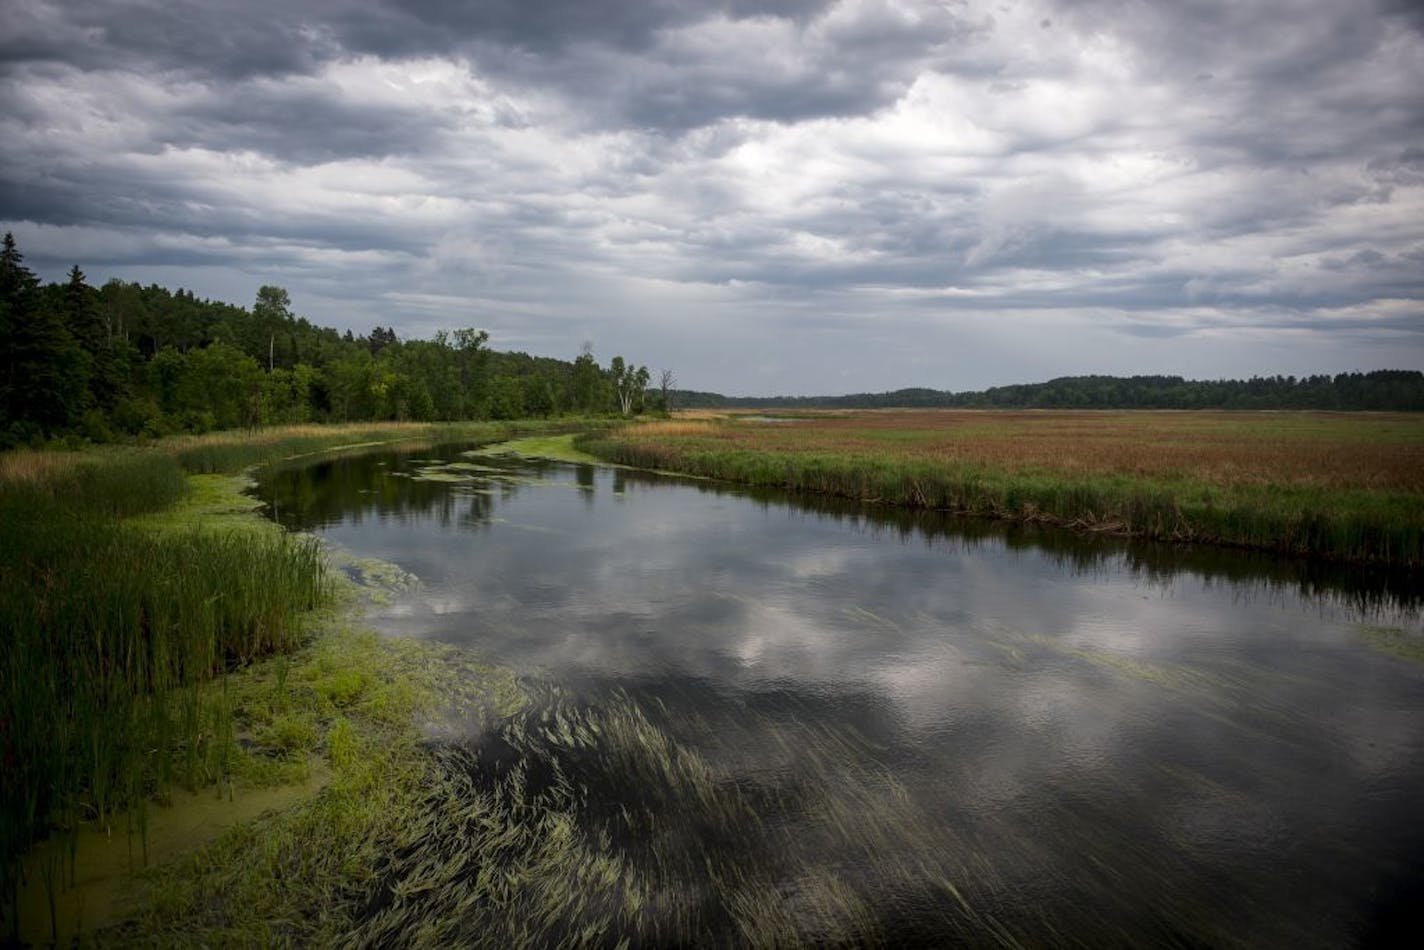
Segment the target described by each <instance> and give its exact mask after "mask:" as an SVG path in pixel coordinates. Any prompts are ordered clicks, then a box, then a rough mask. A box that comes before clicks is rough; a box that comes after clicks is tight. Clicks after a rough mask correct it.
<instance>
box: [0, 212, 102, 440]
mask: <svg viewBox="0 0 1424 950" xmlns="http://www.w3.org/2000/svg"><path fill="white" fill-rule="evenodd" d="M38 286H39V284H38V281H37V280H36V279H35V275H34V274H33V273H32V272H31V271H30V269H29V268H28V267H25V266H24V258H23V257H22V256H21V255H20V252H19V249H18V248H17V247H16V246H15V238H14V235H12V234H8V233H7V234H6V235H5V239H4V244H3V248H0V300H3V303H0V307H3V310H4V330H5V351H6V354H7V360H6V362H7V366H6V367H5V384H4V388H5V391H6V400H5V404H6V421H7V423H8V425H7V429H8V431H9V433H10V437H11V438H12V439H15V440H25V439H29V438H33V437H34V436H37V435H52V434H54V433H55V432H58V431H60V430H62V429H65V428H68V427H69V426H70V425H71V424H72V423H74V422H75V421H76V420H77V419H78V418H79V415H80V413H81V412H82V410H83V408H84V398H85V390H86V383H87V381H88V364H89V360H88V357H87V355H86V354H85V353H84V351H83V350H82V349H80V348H79V346H78V345H77V344H76V343H75V342H74V338H73V337H72V336H70V334H69V331H67V330H66V329H65V327H64V322H63V320H62V319H61V318H60V315H59V313H57V312H56V310H55V308H54V307H52V306H49V305H47V304H46V302H45V301H44V300H43V298H42V296H41V295H40V294H39V293H38Z"/></svg>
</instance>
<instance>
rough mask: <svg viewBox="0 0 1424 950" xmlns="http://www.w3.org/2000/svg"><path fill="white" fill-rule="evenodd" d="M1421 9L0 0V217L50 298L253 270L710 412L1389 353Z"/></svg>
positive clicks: (1420, 134)
mask: <svg viewBox="0 0 1424 950" xmlns="http://www.w3.org/2000/svg"><path fill="white" fill-rule="evenodd" d="M1421 25H1424V24H1421V21H1420V19H1419V17H1418V15H1417V11H1416V10H1414V9H1413V8H1412V7H1411V6H1410V5H1408V4H1400V3H1382V4H1375V3H1371V2H1369V0H1307V2H1305V3H1298V2H1297V3H1290V4H1283V3H1277V2H1271V0H1258V2H1253V3H1244V4H1243V3H1228V2H1225V0H1197V2H1192V3H1183V4H1145V3H1139V2H1130V0H1033V2H1026V3H1024V4H1020V5H1015V6H1000V5H997V4H994V3H990V2H980V0H963V2H955V3H929V2H925V3H912V2H906V3H892V2H890V0H836V2H832V0H806V2H802V3H796V4H787V3H773V2H770V0H767V2H761V3H758V2H751V0H747V2H742V0H706V2H698V0H667V2H659V3H655V4H651V5H628V4H623V3H614V2H612V0H608V2H574V0H568V2H545V3H532V2H525V3H512V2H511V3H503V2H496V3H480V4H469V5H449V4H437V3H433V2H432V3H425V2H394V0H391V2H380V0H337V2H332V3H328V4H323V5H322V7H321V9H320V11H319V15H318V13H315V12H311V11H309V10H308V9H306V8H302V7H299V6H296V7H294V6H293V5H291V4H277V3H273V2H270V0H254V2H251V3H246V4H237V5H234V4H223V3H218V2H217V0H189V2H186V3H178V4H144V3H110V2H104V3H100V2H87V0H77V2H71V3H65V4H63V5H59V4H57V3H54V2H46V0H18V2H16V3H13V4H11V5H10V8H9V9H8V10H7V16H6V18H5V23H4V24H3V25H0V96H3V97H4V100H5V101H6V103H7V107H6V110H5V111H4V113H3V114H0V218H3V219H4V220H3V221H0V226H4V227H7V228H11V229H13V230H14V231H15V232H16V235H17V237H18V238H19V240H20V242H21V247H22V249H24V250H25V252H26V254H27V257H28V259H29V260H30V261H31V263H33V264H35V265H36V266H37V267H39V268H40V269H41V270H42V271H44V272H46V275H47V276H59V274H61V273H62V271H63V270H64V269H66V268H67V267H68V265H69V264H71V263H74V262H75V260H76V259H77V260H78V261H79V262H80V263H81V264H82V265H83V266H84V267H85V269H86V270H87V271H88V272H89V273H91V274H93V275H95V276H96V278H100V279H102V276H107V275H108V274H109V273H114V274H117V275H120V276H124V277H132V278H137V279H143V280H148V279H153V278H152V277H150V276H149V275H151V274H154V273H164V274H173V273H178V274H180V275H181V274H182V273H183V271H182V270H181V269H180V268H191V269H192V270H193V271H194V272H195V273H200V274H202V275H205V276H204V279H205V280H209V281H211V282H212V284H213V286H214V287H222V288H227V287H232V286H242V285H243V284H244V283H250V284H251V286H252V287H256V286H257V285H259V284H261V283H268V282H272V281H273V280H278V281H285V282H287V284H289V285H290V286H289V289H290V290H291V291H292V293H293V297H294V300H295V302H296V304H297V307H298V309H299V310H302V311H303V312H305V313H307V314H308V315H309V316H311V317H312V318H313V319H316V320H318V321H321V322H327V323H331V324H334V325H338V326H343V327H345V326H354V327H355V328H356V329H363V328H364V327H367V326H370V325H372V324H375V323H381V324H383V325H389V324H391V323H394V324H396V325H397V326H398V327H400V328H402V329H404V330H406V332H409V333H428V332H432V331H433V329H435V328H438V327H440V326H445V325H450V324H452V323H459V324H462V325H463V324H468V323H470V322H479V323H483V324H484V325H487V326H489V327H490V328H491V329H492V330H495V331H496V342H497V343H499V344H500V345H507V346H518V347H526V348H530V349H534V350H536V351H540V352H549V353H553V354H555V355H564V356H567V355H570V354H571V353H573V352H576V350H577V346H578V343H579V342H581V340H582V339H586V338H587V339H593V340H594V341H595V343H596V345H597V346H598V348H599V351H600V352H609V353H611V352H613V351H617V350H622V351H626V352H630V353H632V352H637V353H640V354H641V355H640V357H639V358H640V361H641V360H646V361H647V362H649V363H653V364H664V365H674V366H675V367H676V368H677V369H678V371H679V376H680V378H681V379H682V380H683V382H684V383H685V384H686V385H689V386H696V387H699V388H722V389H726V390H729V391H772V390H775V391H803V392H804V391H820V390H825V389H832V390H837V389H855V390H866V389H875V388H892V387H895V386H900V385H912V384H924V385H935V386H944V387H949V388H968V387H971V386H979V385H987V384H993V383H1001V382H1014V381H1021V380H1023V379H1027V378H1032V377H1034V376H1036V375H1042V374H1048V375H1063V374H1065V373H1072V372H1090V371H1092V372H1103V371H1115V372H1132V371H1138V370H1141V371H1170V372H1181V373H1186V374H1188V375H1199V376H1220V375H1223V374H1226V373H1230V372H1236V373H1240V372H1242V370H1241V369H1233V368H1231V367H1238V366H1239V367H1242V368H1244V371H1245V372H1247V373H1249V372H1295V373H1302V372H1316V371H1335V370H1341V369H1356V368H1372V367H1373V366H1376V365H1391V366H1401V365H1402V366H1407V367H1420V366H1424V347H1421V346H1420V345H1419V340H1418V336H1419V320H1420V314H1421V312H1424V305H1421V298H1424V268H1421V266H1420V264H1421V262H1424V223H1421V222H1424V99H1421V97H1420V96H1419V95H1418V93H1417V90H1418V89H1419V88H1421V85H1424V66H1421V65H1420V64H1421V63H1424V34H1421V32H1420V30H1421ZM180 282H182V281H180ZM196 289H198V290H199V291H200V292H201V291H202V289H203V288H202V287H198V288H196ZM249 296H250V291H248V292H246V293H243V294H242V295H241V296H240V297H239V298H238V299H240V300H241V299H246V298H247V297H249ZM916 341H918V343H917V342H916ZM1401 341H1403V342H1401ZM1149 342H1150V343H1153V344H1155V346H1154V348H1153V349H1151V350H1150V351H1148V350H1143V349H1142V348H1141V347H1142V346H1143V345H1144V344H1146V343H1149ZM749 349H750V350H751V351H754V352H756V353H757V354H758V358H757V359H755V360H746V359H740V358H738V357H737V355H736V354H738V353H744V352H746V351H748V350H749ZM1228 351H1229V356H1228V355H1227V353H1228Z"/></svg>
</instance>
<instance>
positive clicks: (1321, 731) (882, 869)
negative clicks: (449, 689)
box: [259, 446, 1424, 946]
mask: <svg viewBox="0 0 1424 950" xmlns="http://www.w3.org/2000/svg"><path fill="white" fill-rule="evenodd" d="M259 493H260V494H261V496H262V497H263V499H264V500H265V501H267V502H268V504H269V507H270V509H271V511H272V512H273V514H274V516H275V517H277V518H278V519H279V520H280V521H281V522H282V523H283V524H285V525H287V526H288V527H290V528H292V529H299V530H305V531H311V532H314V533H316V534H318V535H320V536H321V537H324V538H325V539H327V540H328V541H329V542H331V543H332V544H333V545H334V546H336V547H337V548H338V549H341V550H344V551H345V552H348V553H349V555H350V556H351V557H352V558H353V559H354V560H353V561H351V562H350V563H351V564H352V566H351V567H350V568H349V569H350V570H351V572H352V573H353V574H354V575H360V574H361V573H362V571H363V569H362V567H361V566H360V565H362V564H364V563H369V562H367V561H365V560H364V559H379V560H380V561H384V562H390V563H393V564H395V565H398V566H399V568H401V569H402V570H404V571H407V572H410V574H412V575H414V577H415V578H418V583H415V584H412V585H410V586H409V587H408V588H407V589H404V590H401V591H399V592H398V593H396V594H395V595H394V596H393V597H391V598H390V599H389V600H388V602H387V603H385V604H384V605H381V606H378V607H375V608H373V609H372V610H371V612H370V614H369V616H368V618H367V619H368V620H369V622H370V623H371V624H373V625H375V626H376V627H378V628H379V629H381V630H383V631H385V632H387V633H389V634H391V635H399V636H409V637H421V638H430V639H435V640H441V641H447V642H450V643H454V644H459V645H463V646H466V647H470V648H472V649H474V650H477V651H479V652H480V653H481V654H482V655H483V656H485V657H487V658H488V659H489V660H491V661H492V662H496V663H498V664H501V665H503V666H506V667H509V668H511V669H513V670H514V671H515V672H516V673H517V674H518V675H519V676H520V678H521V681H522V682H523V683H524V684H525V687H526V689H527V690H528V692H529V693H530V695H531V696H532V697H534V702H533V703H532V705H531V706H530V707H529V708H527V709H526V710H525V711H524V712H522V713H520V714H519V715H518V716H517V717H514V719H513V720H511V719H497V718H496V719H491V718H490V717H488V716H483V717H479V716H473V715H472V716H471V717H470V719H469V721H468V722H462V723H457V724H456V729H455V733H456V738H455V740H453V741H455V742H457V743H461V744H463V745H464V746H465V747H466V748H467V749H468V750H470V753H471V755H470V758H469V760H468V761H470V762H473V763H475V765H474V766H472V768H474V769H476V771H479V770H485V771H486V772H488V774H487V775H485V774H476V775H475V776H474V778H475V782H476V784H478V783H480V782H482V781H496V780H507V779H508V778H509V776H510V775H511V774H516V775H517V776H519V777H520V779H521V780H522V781H526V782H531V783H539V782H543V783H545V784H548V783H556V784H558V785H559V787H561V788H566V789H573V790H574V792H573V793H571V794H572V797H567V796H566V799H565V804H566V805H568V807H569V808H571V809H572V811H573V813H574V815H575V817H576V828H575V833H576V834H578V835H582V836H584V837H585V838H586V839H587V841H588V842H589V847H590V848H593V849H602V850H605V851H609V852H611V853H613V854H614V855H616V857H617V859H618V861H619V862H620V863H621V865H620V866H622V867H624V868H625V870H626V871H627V873H628V874H629V875H632V876H634V877H636V878H637V880H638V881H640V882H641V884H640V886H641V887H642V888H643V890H642V891H641V893H642V894H643V897H642V898H639V905H638V906H637V907H635V908H632V909H625V910H626V913H627V915H628V916H627V917H626V920H628V921H636V922H637V923H636V926H634V925H631V924H630V925H629V926H628V928H627V931H626V932H627V934H628V935H629V936H631V937H632V939H633V942H634V943H639V942H642V943H658V944H669V943H681V944H701V943H715V944H722V943H741V942H746V941H757V942H760V941H770V942H783V943H817V944H835V943H857V944H864V943H887V944H907V943H913V944H944V943H956V942H959V943H969V944H974V945H985V944H991V943H1003V944H1015V943H1026V944H1030V945H1042V944H1062V945H1072V944H1082V945H1091V946H1102V945H1144V944H1153V945H1183V946H1197V945H1213V946H1231V945H1251V946H1260V945H1272V946H1341V945H1367V944H1374V943H1378V942H1381V941H1384V940H1387V939H1388V938H1389V937H1390V935H1392V934H1400V933H1401V930H1400V928H1407V927H1412V926H1413V925H1414V924H1415V922H1416V919H1417V915H1418V914H1419V912H1420V911H1419V909H1418V908H1419V907H1420V906H1421V905H1424V662H1421V657H1424V620H1421V608H1420V598H1419V592H1418V590H1417V588H1415V587H1414V586H1412V585H1415V584H1417V580H1418V579H1417V578H1411V577H1409V576H1408V575H1381V574H1373V573H1364V572H1360V571H1350V570H1345V569H1332V568H1328V567H1318V566H1317V567H1312V566H1310V565H1306V564H1301V563H1295V562H1289V561H1282V560H1280V559H1276V558H1268V557H1261V556H1255V555H1247V554H1244V553H1240V552H1230V551H1221V550H1209V549H1200V548H1198V549H1183V548H1174V547H1171V546H1160V545H1159V546H1143V545H1130V544H1127V543H1125V542H1122V541H1114V540H1105V539H1091V538H1084V537H1081V536H1077V535H1072V534H1066V533H1061V532H1053V531H1047V530H1035V529H1032V528H1029V527H1024V526H1017V527H1015V526H1003V525H996V524H990V523H985V522H975V521H963V520H954V519H949V518H943V517H939V516H936V515H928V514H927V515H915V514H911V513H907V512H887V511H876V510H873V509H865V508H858V507H853V506H841V505H835V504H828V503H826V502H824V501H822V502H816V501H814V500H808V499H797V498H792V497H789V496H786V495H766V494H754V493H750V492H746V491H740V490H736V489H732V488H729V487H727V486H720V485H716V484H713V483H710V482H699V481H694V480H683V479H674V478H665V477H658V476H655V475H651V474H646V473H640V472H633V471H626V470H620V469H614V468H607V467H592V466H586V465H585V466H580V465H572V464H563V463H555V462H538V461H527V460H521V459H517V458H514V457H511V456H500V455H489V454H482V453H481V452H480V451H479V450H477V449H472V448H471V447H470V446H449V447H443V448H440V449H430V448H428V447H427V448H423V449H420V450H419V451H418V452H414V453H411V452H398V451H387V452H379V453H374V454H367V455H361V456H355V457H343V458H338V459H335V460H328V461H323V462H319V463H316V464H308V465H304V466H298V467H289V468H286V469H281V470H277V471H274V472H271V473H269V474H268V475H267V476H266V477H265V479H264V481H263V483H262V485H261V487H260V489H259ZM358 579H359V577H358ZM514 720H518V721H514ZM541 723H542V724H544V725H543V726H542V727H541V726H540V724H541ZM471 873H474V872H471ZM630 879H631V878H630ZM428 912H429V913H432V914H435V913H444V912H446V911H445V910H443V909H442V908H441V907H439V906H438V905H434V904H432V905H431V906H430V907H429V909H428ZM576 925H577V921H576V920H563V921H557V920H551V921H550V922H548V924H547V926H548V927H549V928H550V930H549V934H550V936H551V937H568V936H569V935H570V934H571V933H574V932H575V930H576ZM1404 932H1407V931H1404ZM1416 935H1417V932H1416Z"/></svg>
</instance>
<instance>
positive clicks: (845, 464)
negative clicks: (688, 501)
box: [576, 410, 1424, 567]
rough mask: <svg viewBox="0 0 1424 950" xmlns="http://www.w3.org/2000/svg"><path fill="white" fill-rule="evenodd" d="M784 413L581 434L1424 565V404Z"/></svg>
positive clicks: (1028, 515)
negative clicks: (1267, 409)
mask: <svg viewBox="0 0 1424 950" xmlns="http://www.w3.org/2000/svg"><path fill="white" fill-rule="evenodd" d="M704 415H705V414H704ZM770 422H771V420H767V419H765V418H763V417H753V416H746V417H738V416H736V415H729V416H724V417H722V418H712V419H708V418H705V417H704V418H695V419H692V418H688V419H681V418H680V419H673V420H669V421H663V422H650V423H644V424H635V425H630V426H625V427H623V428H621V429H618V430H615V431H613V432H611V433H607V434H594V435H590V436H585V437H582V438H580V439H579V440H577V443H576V444H577V446H578V448H579V449H580V450H582V451H585V452H589V453H591V454H593V455H596V456H598V457H600V458H602V459H604V460H605V461H609V462H614V463H618V464H624V465H631V466H634V467H639V468H648V469H657V470H664V471H673V472H681V473H685V474H690V475H700V476H705V477H711V478H717V479H723V480H726V481H731V482H738V483H742V484H747V485H755V486H766V487H776V488H783V489H787V490H791V491H800V492H811V493H818V494H827V495H835V496H840V497H845V498H850V499H854V500H857V501H864V502H873V503H880V504H889V505H898V506H905V507H911V508H927V509H936V510H943V511H948V512H954V513H960V514H966V515H974V516H982V517H992V518H1003V519H1012V520H1018V521H1025V522H1044V523H1051V524H1059V525H1065V526H1068V527H1073V528H1077V529H1081V530H1084V531H1093V532H1102V533H1111V534H1119V535H1127V536H1135V537H1145V538H1153V539H1160V540H1170V541H1185V542H1195V543H1206V544H1219V545H1232V546H1239V547H1245V548H1255V549H1262V550H1268V551H1274V552H1279V553H1282V554H1287V555H1293V556H1307V557H1318V558H1325V559H1331V560H1340V561H1347V562H1358V563H1376V564H1390V565H1398V566H1406V567H1414V566H1418V565H1420V564H1421V563H1424V418H1420V417H1417V416H1414V415H1407V414H1384V413H1377V414H1338V413H1228V412H1202V413H1196V412H1068V411H1063V412H1057V411H1045V412H998V411H975V410H964V411H874V412H872V411H865V412H842V413H819V414H813V413H805V414H798V415H788V416H785V417H779V418H777V419H776V420H774V422H775V424H770Z"/></svg>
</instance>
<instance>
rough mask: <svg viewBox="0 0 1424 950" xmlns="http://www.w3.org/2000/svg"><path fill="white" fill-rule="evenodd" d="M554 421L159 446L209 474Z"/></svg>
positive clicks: (236, 437) (293, 429) (292, 432)
mask: <svg viewBox="0 0 1424 950" xmlns="http://www.w3.org/2000/svg"><path fill="white" fill-rule="evenodd" d="M556 427H557V423H546V422H542V421H532V422H525V423H519V424H514V423H501V422H463V423H418V422H382V423H367V424H356V425H337V426H320V425H305V426H282V427H279V428H273V429H256V430H252V431H231V432H214V433H209V434H207V435H195V436H180V437H177V438H173V439H167V440H165V441H164V442H163V443H162V447H163V449H164V450H165V451H166V452H167V453H168V454H170V455H172V456H173V457H174V458H176V459H177V460H178V462H179V464H181V465H182V467H183V468H184V469H185V470H186V471H189V472H194V473H199V474H211V473H218V472H238V471H241V470H243V469H245V468H249V467H251V466H254V465H264V464H268V463H270V462H276V461H280V460H283V459H289V458H292V457H295V456H300V455H308V454H311V453H313V452H322V451H330V450H335V449H349V448H360V447H368V446H373V445H380V444H384V443H393V442H402V443H409V442H418V441H422V440H430V441H446V442H455V441H460V440H465V439H468V440H470V441H485V440H488V441H497V440H503V439H508V438H512V437H513V436H514V434H515V433H518V432H527V431H541V432H542V431H546V430H549V429H552V428H556Z"/></svg>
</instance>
